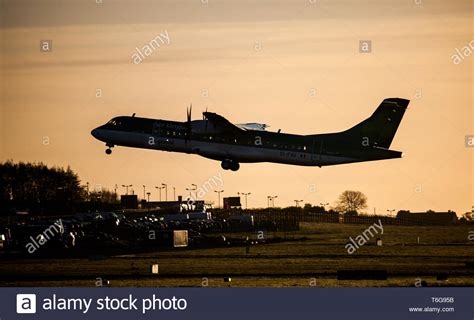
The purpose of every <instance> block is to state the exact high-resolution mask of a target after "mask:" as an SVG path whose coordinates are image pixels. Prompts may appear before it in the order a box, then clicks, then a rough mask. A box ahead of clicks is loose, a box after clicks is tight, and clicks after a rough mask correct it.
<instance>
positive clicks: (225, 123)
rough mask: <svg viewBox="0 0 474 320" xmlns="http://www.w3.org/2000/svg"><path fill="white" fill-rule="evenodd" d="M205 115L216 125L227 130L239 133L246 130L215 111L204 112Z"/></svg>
mask: <svg viewBox="0 0 474 320" xmlns="http://www.w3.org/2000/svg"><path fill="white" fill-rule="evenodd" d="M203 115H204V117H205V118H206V119H207V120H208V121H209V122H210V123H211V124H212V125H213V126H214V127H215V128H218V129H220V130H222V131H225V132H232V133H239V132H242V131H245V130H243V129H241V128H239V127H237V126H236V125H234V124H233V123H231V122H230V121H229V120H227V119H226V118H224V117H223V116H221V115H218V114H217V113H214V112H207V111H206V112H203Z"/></svg>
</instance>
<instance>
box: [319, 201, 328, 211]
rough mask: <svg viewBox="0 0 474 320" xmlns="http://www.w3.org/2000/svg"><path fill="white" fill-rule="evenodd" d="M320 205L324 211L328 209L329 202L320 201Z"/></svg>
mask: <svg viewBox="0 0 474 320" xmlns="http://www.w3.org/2000/svg"><path fill="white" fill-rule="evenodd" d="M319 205H320V206H321V207H323V208H324V211H326V206H328V205H329V203H322V202H320V203H319Z"/></svg>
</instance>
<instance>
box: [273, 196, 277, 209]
mask: <svg viewBox="0 0 474 320" xmlns="http://www.w3.org/2000/svg"><path fill="white" fill-rule="evenodd" d="M276 198H278V196H273V197H272V207H274V206H275V199H276Z"/></svg>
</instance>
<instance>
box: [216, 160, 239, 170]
mask: <svg viewBox="0 0 474 320" xmlns="http://www.w3.org/2000/svg"><path fill="white" fill-rule="evenodd" d="M221 167H222V169H224V170H232V171H237V170H239V168H240V164H239V163H238V162H237V161H235V160H231V159H226V160H224V161H222V163H221Z"/></svg>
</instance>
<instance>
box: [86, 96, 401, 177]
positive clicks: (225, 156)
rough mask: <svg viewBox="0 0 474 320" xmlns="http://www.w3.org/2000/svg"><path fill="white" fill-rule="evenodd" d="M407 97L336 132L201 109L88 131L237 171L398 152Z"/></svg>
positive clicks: (111, 142) (114, 142)
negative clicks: (293, 130) (395, 144)
mask: <svg viewBox="0 0 474 320" xmlns="http://www.w3.org/2000/svg"><path fill="white" fill-rule="evenodd" d="M409 102H410V101H409V100H406V99H401V98H388V99H385V100H383V101H382V103H381V104H380V105H379V107H378V108H377V109H376V110H375V112H374V113H373V114H372V115H371V116H370V117H369V118H367V119H366V120H364V121H362V122H361V123H359V124H357V125H355V126H354V127H352V128H350V129H348V130H345V131H342V132H337V133H325V134H312V135H297V134H287V133H282V132H280V130H278V132H270V131H267V130H266V128H267V125H265V124H261V123H244V124H233V123H231V122H229V121H228V120H227V119H225V118H224V117H222V116H220V115H218V114H216V113H213V112H207V111H206V112H203V120H191V111H192V105H191V106H190V108H189V109H188V110H187V121H185V122H177V121H169V120H159V119H148V118H139V117H135V114H133V115H132V116H119V117H115V118H113V119H112V120H110V121H109V122H107V123H106V124H104V125H102V126H100V127H97V128H95V129H94V130H92V132H91V134H92V135H93V136H94V137H95V138H96V139H98V140H100V141H103V142H105V143H106V146H107V147H108V149H107V150H106V153H107V154H111V153H112V149H111V148H112V147H114V146H125V147H133V148H144V149H153V150H163V151H170V152H181V153H189V154H197V155H200V156H203V157H205V158H209V159H213V160H218V161H221V163H222V164H221V165H222V168H223V169H225V170H232V171H237V170H238V169H239V168H240V163H255V162H274V163H281V164H292V165H301V166H318V167H322V166H328V165H336V164H343V163H354V162H363V161H374V160H384V159H393V158H401V157H402V153H401V152H399V151H394V150H389V148H390V144H391V143H392V140H393V138H394V136H395V133H396V132H397V129H398V126H399V124H400V122H401V120H402V117H403V115H404V113H405V110H406V109H407V107H408V104H409Z"/></svg>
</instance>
